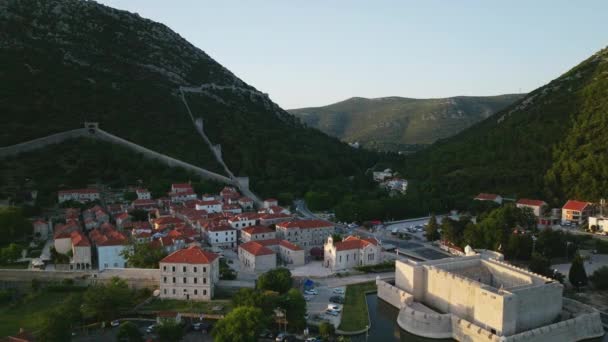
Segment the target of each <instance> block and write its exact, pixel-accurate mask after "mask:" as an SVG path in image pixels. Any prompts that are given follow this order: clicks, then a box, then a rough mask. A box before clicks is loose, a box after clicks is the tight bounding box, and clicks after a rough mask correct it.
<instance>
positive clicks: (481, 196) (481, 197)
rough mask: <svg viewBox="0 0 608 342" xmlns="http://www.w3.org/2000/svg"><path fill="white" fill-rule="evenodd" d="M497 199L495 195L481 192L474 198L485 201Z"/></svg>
mask: <svg viewBox="0 0 608 342" xmlns="http://www.w3.org/2000/svg"><path fill="white" fill-rule="evenodd" d="M497 198H498V195H496V194H486V193H483V192H482V193H480V194H479V195H477V197H475V199H478V200H486V201H494V200H495V199H497Z"/></svg>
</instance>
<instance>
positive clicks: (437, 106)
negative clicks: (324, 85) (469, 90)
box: [289, 94, 523, 151]
mask: <svg viewBox="0 0 608 342" xmlns="http://www.w3.org/2000/svg"><path fill="white" fill-rule="evenodd" d="M522 96H523V95H522V94H504V95H497V96H454V97H447V98H428V99H417V98H408V97H401V96H387V97H379V98H364V97H351V98H349V99H346V100H343V101H339V102H336V103H333V104H330V105H327V106H321V107H308V108H299V109H291V110H289V112H290V113H291V114H292V115H295V116H296V117H298V118H299V119H300V120H302V122H304V123H305V124H307V125H308V126H310V127H315V128H317V129H320V130H321V131H323V132H325V133H327V134H329V135H332V136H335V137H338V138H340V139H341V140H343V141H346V142H351V143H352V142H359V143H361V144H363V146H365V147H368V148H371V149H378V150H389V151H397V150H401V149H406V150H407V149H409V147H411V146H415V145H428V144H431V143H433V142H434V141H436V140H438V139H443V138H447V137H449V136H451V135H453V134H455V133H457V132H459V131H461V130H462V129H464V128H466V127H468V126H470V125H472V124H474V123H476V122H478V121H480V120H482V119H485V118H487V117H489V116H490V115H491V114H493V113H494V112H496V111H497V110H499V109H502V108H504V107H506V106H508V105H509V104H511V103H512V102H513V101H515V100H517V99H519V98H521V97H522Z"/></svg>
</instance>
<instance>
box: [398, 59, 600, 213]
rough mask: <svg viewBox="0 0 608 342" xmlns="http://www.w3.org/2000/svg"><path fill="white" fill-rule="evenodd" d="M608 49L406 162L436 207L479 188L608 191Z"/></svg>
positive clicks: (561, 196)
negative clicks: (607, 133)
mask: <svg viewBox="0 0 608 342" xmlns="http://www.w3.org/2000/svg"><path fill="white" fill-rule="evenodd" d="M607 129H608V49H603V50H601V51H599V52H597V53H596V54H594V55H593V56H591V57H590V58H588V59H587V60H585V61H583V62H582V63H580V64H579V65H577V66H576V67H574V68H572V69H571V70H569V71H568V72H566V73H565V74H563V75H562V76H560V77H559V78H557V79H555V80H553V81H551V82H550V83H549V84H547V85H545V86H542V87H540V88H538V89H536V90H534V91H533V92H531V93H530V94H528V95H526V97H524V98H523V99H521V100H520V101H518V102H516V103H514V104H512V105H511V106H509V107H507V108H506V109H504V110H502V111H501V112H499V113H496V114H495V115H493V116H491V117H489V118H488V119H486V120H484V121H482V122H480V123H478V124H475V125H473V126H472V127H470V128H468V129H466V130H464V131H463V132H461V133H459V134H457V135H455V136H453V137H451V138H448V139H445V140H441V141H438V142H436V143H435V144H434V145H433V146H432V147H430V148H428V149H426V150H424V151H421V152H419V153H416V154H414V155H411V156H408V157H407V158H406V162H405V164H404V165H403V167H402V171H403V173H404V174H405V175H406V177H408V178H410V179H412V180H414V183H415V185H416V187H417V191H419V192H420V193H423V194H425V195H424V197H425V198H427V199H429V201H431V199H432V202H434V203H433V206H434V207H435V208H437V207H438V208H443V209H446V208H451V207H453V206H454V205H456V204H457V203H461V202H462V201H464V200H465V199H466V198H469V199H470V198H471V197H470V196H472V195H474V194H476V193H478V192H482V191H483V192H495V193H501V194H503V195H507V196H526V197H528V196H529V197H539V198H544V199H546V200H547V201H548V202H550V203H552V204H553V205H561V204H563V201H564V200H566V199H567V198H579V199H584V200H597V199H599V198H600V197H603V196H606V195H607V194H608V193H607V192H608V191H607V190H606V189H608V154H607V153H606V152H607V151H608V136H607V135H606V134H604V132H605V131H606V130H607Z"/></svg>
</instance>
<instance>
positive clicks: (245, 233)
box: [241, 226, 276, 242]
mask: <svg viewBox="0 0 608 342" xmlns="http://www.w3.org/2000/svg"><path fill="white" fill-rule="evenodd" d="M274 238H276V232H275V231H274V230H272V229H270V228H268V227H265V226H251V227H246V228H243V229H241V241H243V242H249V241H256V240H268V239H274Z"/></svg>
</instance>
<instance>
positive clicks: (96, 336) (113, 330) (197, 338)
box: [72, 319, 213, 342]
mask: <svg viewBox="0 0 608 342" xmlns="http://www.w3.org/2000/svg"><path fill="white" fill-rule="evenodd" d="M129 321H130V322H133V323H134V324H135V325H137V327H138V328H139V331H140V332H141V334H142V336H143V337H144V339H147V338H154V337H158V336H155V335H154V334H149V333H147V332H146V328H147V327H149V326H150V325H152V324H155V322H156V321H155V320H152V319H149V320H148V319H146V320H129ZM118 329H119V327H109V326H108V327H106V328H104V329H89V330H88V331H86V332H83V331H77V332H76V335H75V336H73V337H72V341H77V342H91V341H116V335H117V334H118ZM182 341H187V342H211V341H213V337H212V336H211V334H208V333H203V332H200V331H188V332H187V333H186V334H185V335H184V338H183V340H182Z"/></svg>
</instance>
